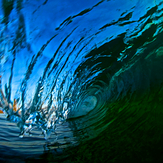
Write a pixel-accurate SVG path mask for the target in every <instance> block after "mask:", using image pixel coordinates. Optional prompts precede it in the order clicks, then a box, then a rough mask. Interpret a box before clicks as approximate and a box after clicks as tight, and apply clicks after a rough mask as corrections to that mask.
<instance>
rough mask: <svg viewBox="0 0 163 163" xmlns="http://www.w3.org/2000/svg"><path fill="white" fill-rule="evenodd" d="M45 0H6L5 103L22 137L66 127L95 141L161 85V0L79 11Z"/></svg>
mask: <svg viewBox="0 0 163 163" xmlns="http://www.w3.org/2000/svg"><path fill="white" fill-rule="evenodd" d="M41 2H42V1H40V2H39V3H40V4H39V3H38V4H36V3H35V2H28V1H24V2H23V1H17V3H16V2H15V3H14V1H11V2H9V1H3V2H2V6H3V13H4V15H3V16H2V13H1V24H0V26H1V29H2V30H1V40H0V42H1V51H0V54H1V96H0V98H1V103H0V104H1V109H2V111H3V112H4V113H5V114H6V117H7V118H6V119H7V120H8V121H11V122H14V123H16V124H17V126H18V127H19V128H20V137H23V136H24V135H26V134H29V135H30V134H31V133H32V130H35V129H40V131H42V133H43V134H44V137H45V138H46V139H48V138H49V137H50V135H51V134H54V133H55V134H56V135H57V134H59V132H61V131H62V130H63V131H64V129H65V130H66V131H69V130H71V132H72V133H73V134H72V135H71V139H70V141H71V142H73V141H75V142H76V143H77V142H80V141H85V140H90V139H93V138H95V137H97V136H98V135H99V134H100V133H102V132H104V131H105V130H106V128H108V126H109V125H110V124H111V123H113V122H114V121H116V119H118V118H119V116H118V115H119V114H120V113H121V114H123V112H124V111H125V108H126V107H127V106H128V105H129V103H131V102H133V101H134V100H135V99H138V98H141V97H142V98H144V96H145V94H148V95H149V94H150V93H149V92H150V91H151V88H152V87H155V85H157V84H158V85H160V87H161V83H162V79H163V75H162V74H161V70H162V66H161V64H162V61H161V60H162V53H163V50H162V49H163V43H162V41H161V38H162V37H163V28H162V27H163V12H162V9H163V3H162V1H161V0H160V1H151V2H150V3H148V2H140V1H138V2H137V1H132V2H126V3H125V4H122V2H120V1H105V0H102V1H99V2H96V3H95V2H92V4H91V5H88V7H86V6H85V7H84V8H82V7H79V6H78V9H74V12H71V11H67V12H66V11H65V10H66V9H65V8H64V6H63V8H62V6H60V4H59V2H58V3H57V4H56V3H55V2H50V1H45V2H44V3H43V2H42V4H41ZM73 5H75V4H72V7H73ZM8 6H10V7H11V8H10V11H8V9H9V8H8ZM57 7H58V9H57ZM53 8H55V9H56V11H53ZM70 8H71V7H70ZM47 10H49V12H48V13H47ZM67 10H68V9H67ZM62 12H63V14H66V16H67V15H70V16H68V17H67V18H64V15H62ZM60 14H61V15H60ZM54 15H55V16H54ZM58 17H59V18H60V19H59V20H58ZM62 20H63V21H62ZM152 61H153V63H152ZM151 67H152V68H151ZM158 71H159V73H158V75H156V72H158ZM156 79H158V80H157V82H156V84H155V83H154V81H153V80H156ZM122 101H123V102H122ZM118 102H121V103H120V104H119V105H120V106H121V107H120V108H117V107H116V109H115V105H117V106H118ZM122 105H123V106H122ZM125 113H126V115H127V114H129V113H127V112H125ZM125 113H124V114H125ZM131 114H136V111H135V112H134V111H133V113H131ZM58 130H60V131H58ZM63 133H64V132H62V134H63ZM63 135H64V134H63ZM72 138H74V139H72ZM72 140H73V141H72ZM58 141H59V140H58Z"/></svg>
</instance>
